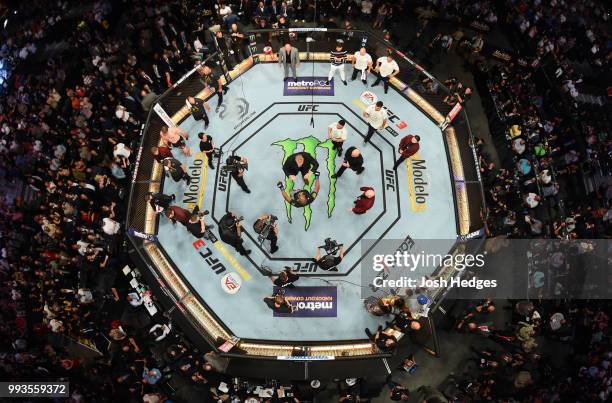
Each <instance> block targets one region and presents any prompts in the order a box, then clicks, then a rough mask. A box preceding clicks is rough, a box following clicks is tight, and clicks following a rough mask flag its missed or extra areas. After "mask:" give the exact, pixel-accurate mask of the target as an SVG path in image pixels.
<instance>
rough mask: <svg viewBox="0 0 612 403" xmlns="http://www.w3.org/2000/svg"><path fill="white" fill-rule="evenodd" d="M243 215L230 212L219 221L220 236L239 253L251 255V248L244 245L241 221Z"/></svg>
mask: <svg viewBox="0 0 612 403" xmlns="http://www.w3.org/2000/svg"><path fill="white" fill-rule="evenodd" d="M242 219H243V217H238V216H237V215H236V214H234V213H231V212H228V213H227V214H226V215H224V216H223V217H222V218H221V221H219V236H220V238H221V240H222V241H223V242H225V243H226V244H228V245H231V246H233V247H234V249H236V251H237V252H238V253H240V254H241V255H243V256H246V255H249V254H250V253H251V251H250V250H247V249H245V248H244V246H243V245H242V238H241V235H242V226H241V225H240V221H242Z"/></svg>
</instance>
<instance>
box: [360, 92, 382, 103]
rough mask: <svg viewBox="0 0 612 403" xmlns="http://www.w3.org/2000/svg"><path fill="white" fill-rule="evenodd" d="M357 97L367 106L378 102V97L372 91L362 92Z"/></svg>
mask: <svg viewBox="0 0 612 403" xmlns="http://www.w3.org/2000/svg"><path fill="white" fill-rule="evenodd" d="M359 99H360V100H361V102H363V103H364V104H365V105H368V106H369V105H372V104H375V103H376V102H378V97H377V96H376V94H374V93H373V92H372V91H364V92H362V93H361V95H360V96H359Z"/></svg>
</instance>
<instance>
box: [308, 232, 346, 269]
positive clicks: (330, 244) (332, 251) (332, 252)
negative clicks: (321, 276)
mask: <svg viewBox="0 0 612 403" xmlns="http://www.w3.org/2000/svg"><path fill="white" fill-rule="evenodd" d="M323 248H325V252H327V254H326V255H325V256H323V257H321V246H319V247H317V255H316V256H315V258H314V262H315V263H316V264H317V266H318V267H319V268H320V269H322V270H325V271H338V268H337V267H336V266H338V265H339V264H340V262H342V259H344V245H338V244H337V243H336V241H332V240H331V239H329V238H328V239H326V240H325V246H324V247H323ZM336 251H337V252H339V253H338V256H336Z"/></svg>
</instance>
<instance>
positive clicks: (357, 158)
mask: <svg viewBox="0 0 612 403" xmlns="http://www.w3.org/2000/svg"><path fill="white" fill-rule="evenodd" d="M347 168H350V169H352V170H353V171H355V172H356V173H357V175H359V174H360V173H362V172H363V170H364V169H365V168H364V167H363V155H361V151H359V150H358V149H357V147H350V148H349V149H348V150H346V153H345V154H344V161H343V162H342V166H341V167H340V169H338V172H336V173H335V174H333V175H332V178H339V177H341V176H342V174H343V173H344V171H346V169H347Z"/></svg>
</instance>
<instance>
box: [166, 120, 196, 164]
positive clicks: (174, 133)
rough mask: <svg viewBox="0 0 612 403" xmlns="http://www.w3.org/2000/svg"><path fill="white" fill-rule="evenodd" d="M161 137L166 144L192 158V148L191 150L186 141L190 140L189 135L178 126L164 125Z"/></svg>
mask: <svg viewBox="0 0 612 403" xmlns="http://www.w3.org/2000/svg"><path fill="white" fill-rule="evenodd" d="M159 136H160V137H161V139H162V140H163V141H165V142H166V144H169V145H171V146H172V147H176V148H178V149H179V150H181V152H182V153H183V154H185V155H186V156H188V157H191V148H189V147H188V146H187V143H186V142H185V140H187V139H189V133H187V132H186V131H185V130H183V129H181V128H180V127H176V126H174V127H168V126H165V125H164V126H162V127H161V130H160V133H159Z"/></svg>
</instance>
